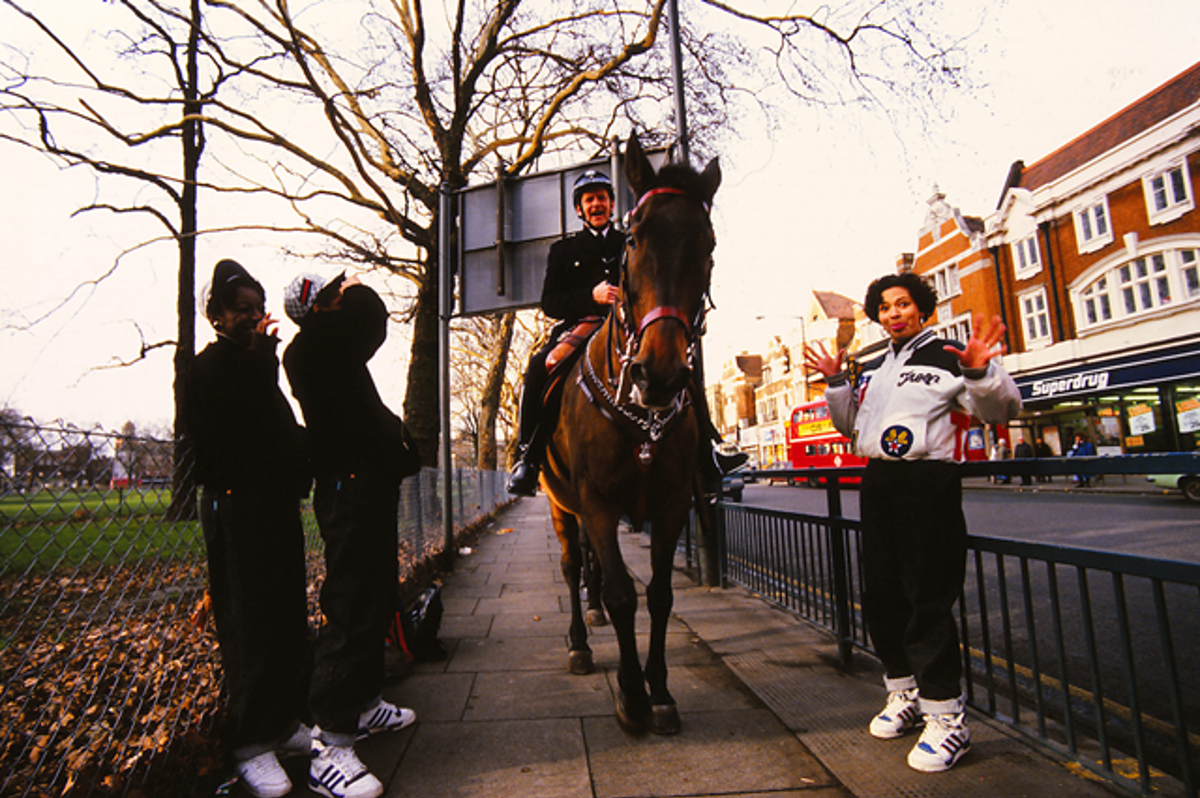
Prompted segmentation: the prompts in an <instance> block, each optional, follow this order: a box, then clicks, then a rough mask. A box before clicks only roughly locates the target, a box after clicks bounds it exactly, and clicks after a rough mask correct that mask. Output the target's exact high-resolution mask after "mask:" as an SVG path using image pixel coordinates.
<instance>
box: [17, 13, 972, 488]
mask: <svg viewBox="0 0 1200 798" xmlns="http://www.w3.org/2000/svg"><path fill="white" fill-rule="evenodd" d="M169 1H170V0H121V3H122V5H124V6H125V7H127V8H129V9H131V10H133V9H146V10H145V11H144V13H145V14H146V15H147V17H148V18H149V16H150V11H151V10H152V11H153V12H154V13H155V14H163V13H166V14H167V15H168V16H170V17H173V18H174V17H177V16H178V12H172V11H171V10H170V9H169V8H164V7H163V6H164V5H165V4H168V3H169ZM3 2H4V3H6V4H8V5H10V6H12V7H14V8H15V7H16V6H15V5H14V0H3ZM665 3H666V0H573V2H569V3H555V4H545V3H535V2H531V0H524V1H523V0H493V2H490V3H477V2H476V3H471V2H467V0H458V2H439V3H436V4H431V6H430V7H431V8H432V9H433V10H434V11H435V12H436V13H433V14H427V13H426V12H427V6H426V3H424V2H423V0H403V1H402V2H395V0H363V2H362V4H361V9H362V13H361V14H355V15H350V16H351V17H352V19H347V15H346V13H345V10H346V6H345V5H344V4H321V3H316V4H308V5H306V6H304V7H303V9H299V10H297V9H294V8H293V5H292V3H290V2H288V0H206V11H205V20H204V27H203V29H202V30H201V32H200V39H199V48H200V52H201V53H202V63H203V64H204V65H205V69H204V72H205V74H208V75H210V78H209V80H210V81H211V84H212V86H213V87H216V86H220V87H221V93H220V95H218V94H217V93H216V91H215V88H214V89H213V90H210V91H208V92H205V93H202V94H201V96H200V97H199V98H198V99H199V103H198V104H196V103H193V104H192V105H190V106H189V109H190V110H192V111H196V112H197V113H195V114H193V113H189V114H185V115H184V117H183V119H191V118H193V117H196V116H198V120H197V121H199V122H200V123H202V124H203V125H204V130H205V131H206V135H207V137H208V138H207V140H208V152H209V153H210V158H209V160H208V161H207V163H208V164H209V170H208V171H206V175H205V179H204V180H201V181H198V184H199V186H200V188H201V189H202V190H210V191H219V192H224V196H230V195H231V194H232V193H233V192H238V193H241V194H245V195H247V196H251V197H257V198H260V199H262V198H271V199H274V200H277V201H279V203H281V204H282V205H283V206H285V207H286V208H288V209H289V211H290V212H291V213H292V214H294V215H292V216H291V217H290V221H286V222H280V221H278V219H279V218H280V217H279V216H277V215H274V216H271V215H268V214H266V213H263V214H262V215H261V216H260V217H256V218H250V219H246V220H245V221H243V222H238V223H237V224H233V225H228V226H226V227H224V228H223V229H232V228H234V227H236V228H239V229H244V230H250V229H256V230H259V231H271V232H274V233H279V234H283V235H286V236H287V239H286V240H287V241H288V247H289V249H291V250H293V251H295V252H297V253H298V254H300V253H303V254H318V255H320V256H322V257H326V258H330V259H336V260H338V261H342V262H346V261H349V262H353V263H357V264H360V265H363V266H367V267H371V268H382V269H386V270H388V271H390V272H392V273H394V274H397V275H400V276H402V277H403V278H405V279H406V280H407V281H408V282H409V284H410V285H411V293H410V295H409V297H408V300H409V302H410V307H409V308H408V309H407V314H408V315H407V318H410V319H411V321H412V326H411V337H412V353H411V357H410V360H409V374H408V382H407V388H406V394H405V400H404V415H405V417H406V420H407V422H408V424H409V426H410V427H411V428H412V430H413V432H414V435H415V436H416V437H417V439H418V443H419V445H420V447H421V451H422V452H423V453H424V454H425V457H426V461H427V464H433V462H434V461H435V460H436V456H437V447H438V426H439V420H438V401H437V385H438V380H437V373H438V363H437V358H438V354H437V353H438V347H437V297H438V293H439V285H438V280H439V276H438V270H437V268H436V266H437V263H438V256H439V252H438V238H437V230H438V213H439V206H438V198H439V192H441V191H443V190H455V189H458V188H461V187H463V186H465V185H467V184H468V183H469V182H470V181H472V180H485V179H492V178H495V177H499V176H502V175H516V174H520V173H522V172H525V171H528V170H530V169H532V168H535V167H536V166H538V165H539V164H543V163H546V162H547V161H549V162H552V163H556V162H561V161H563V160H567V159H570V160H577V159H582V158H585V157H588V156H591V155H594V154H596V153H597V152H600V151H602V150H604V149H605V148H606V146H607V142H608V141H609V140H610V139H611V138H612V137H613V136H614V135H616V134H621V135H624V134H626V133H627V132H628V131H629V130H630V129H634V128H636V129H638V130H639V131H643V132H646V135H644V137H643V138H644V140H646V141H648V143H655V141H656V140H657V141H658V142H662V141H664V140H666V139H667V138H669V136H667V134H666V133H665V132H664V131H666V130H669V129H671V127H672V126H671V125H670V124H669V114H670V110H669V109H671V108H672V104H671V103H670V102H667V100H668V98H669V97H670V93H671V82H670V80H669V76H670V69H669V66H670V65H669V64H668V62H667V56H666V53H665V52H664V48H662V47H658V46H656V45H657V43H658V41H659V38H660V35H661V34H662V28H663V10H664V6H665ZM335 5H336V7H335ZM750 6H753V7H759V4H756V3H751V2H749V0H738V1H737V2H735V1H734V0H728V1H727V2H721V1H719V0H698V5H695V6H693V7H692V12H693V13H692V15H691V16H690V17H689V16H687V15H685V19H687V20H689V22H688V24H686V25H685V26H684V29H683V30H682V31H681V34H682V36H683V40H684V47H685V52H686V53H687V57H686V63H687V69H686V74H685V82H686V85H687V91H688V109H689V120H688V125H689V129H690V132H691V135H692V148H693V150H694V151H696V152H697V153H705V152H706V150H711V149H713V148H715V146H716V145H717V144H718V143H719V141H720V135H721V131H722V130H728V129H729V126H730V123H731V120H733V119H734V118H736V114H737V113H738V108H739V107H744V106H746V105H755V106H757V107H758V108H759V109H760V110H762V111H764V112H765V113H767V115H768V117H769V118H772V119H774V118H776V116H775V113H774V109H773V108H772V107H771V106H770V104H769V102H768V99H767V98H770V97H771V96H772V95H771V93H770V91H769V90H775V91H778V90H780V89H782V90H783V91H784V92H786V93H787V94H786V95H784V96H786V97H788V98H791V99H792V100H794V99H795V98H799V99H801V100H803V101H804V102H805V103H808V104H811V105H818V106H820V105H825V106H835V105H841V104H847V103H849V104H853V105H857V106H867V107H871V108H874V109H883V110H885V111H890V110H891V108H892V105H891V103H893V102H896V103H902V104H904V107H914V106H915V107H921V108H927V109H933V108H935V107H936V104H937V101H938V100H939V99H940V93H941V92H943V91H945V90H946V89H948V88H957V87H959V86H961V85H962V81H963V69H962V66H963V65H962V63H961V62H960V61H959V60H958V59H959V54H960V52H961V51H960V50H959V49H958V48H957V47H956V43H955V42H954V41H943V38H944V37H939V36H936V35H935V33H936V31H933V30H931V29H927V28H926V27H925V25H926V24H927V23H928V22H929V21H930V20H932V19H937V17H936V16H935V15H932V14H929V15H926V14H925V13H924V12H925V11H926V10H927V9H929V8H936V1H935V0H909V1H908V2H905V1H904V0H883V1H882V2H875V3H871V4H866V5H864V4H862V3H859V2H855V1H854V0H849V1H848V2H845V3H843V4H841V5H839V6H828V5H822V6H817V7H816V9H817V10H815V11H814V12H813V13H812V14H811V15H802V14H797V13H792V14H786V15H780V16H767V15H762V14H759V13H751V12H749V11H747V10H745V8H746V7H750ZM323 15H324V16H323ZM47 35H51V36H52V33H51V32H50V31H47ZM162 40H163V41H165V38H164V39H162ZM68 49H69V48H68ZM74 55H75V56H76V57H77V59H78V61H79V63H80V64H81V65H82V64H83V61H84V58H83V56H84V54H82V53H74ZM764 59H765V61H766V63H767V64H769V65H770V68H769V69H767V70H763V69H762V68H761V67H762V66H763V63H764ZM87 74H89V75H95V74H98V73H97V72H96V71H95V70H87ZM96 82H97V83H100V81H98V80H97V81H96ZM8 97H9V98H12V97H19V98H20V100H21V102H26V103H28V104H29V105H30V106H32V107H37V101H35V100H34V99H33V98H32V97H29V96H26V95H23V94H20V93H14V92H11V91H10V92H9V93H8ZM173 102H174V103H176V105H177V104H178V103H180V102H184V98H183V97H182V95H181V96H180V97H179V98H175V99H173ZM69 113H74V114H75V116H76V118H78V119H81V120H84V121H86V122H88V123H90V124H102V125H104V126H105V127H106V128H112V129H114V130H115V129H117V127H118V124H117V121H116V120H115V118H113V119H112V120H111V121H110V118H109V117H108V116H107V115H105V114H102V113H101V112H99V111H98V110H96V109H92V108H87V109H86V110H84V111H79V110H74V111H70V112H69ZM43 116H44V115H43ZM180 124H182V122H181V121H176V122H174V123H172V124H170V125H164V127H163V128H162V129H163V130H171V131H174V130H177V129H179V125H180ZM653 131H658V133H657V135H655V133H653ZM138 141H140V139H137V138H130V139H129V142H130V143H131V144H136V143H138ZM49 143H50V142H48V141H47V140H46V139H45V138H44V137H43V138H41V139H40V143H39V141H37V140H35V146H41V147H46V146H48V145H49ZM213 152H219V153H221V155H220V156H219V157H217V158H213V157H211V153H213ZM494 164H502V166H499V167H497V166H495V165H494ZM164 182H167V183H168V184H170V181H164ZM298 233H304V234H308V237H309V238H310V239H312V240H313V241H315V242H321V243H317V244H314V245H312V246H309V245H306V243H305V236H301V235H296V234H298ZM182 312H183V310H182V306H181V313H182ZM497 340H498V342H500V341H503V337H501V338H499V339H497ZM501 393H502V392H501ZM490 397H493V398H489V401H498V398H495V397H498V395H497V394H495V393H493V394H490Z"/></svg>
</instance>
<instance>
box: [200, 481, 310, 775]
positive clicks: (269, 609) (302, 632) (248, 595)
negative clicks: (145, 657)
mask: <svg viewBox="0 0 1200 798" xmlns="http://www.w3.org/2000/svg"><path fill="white" fill-rule="evenodd" d="M200 523H201V526H202V527H203V529H204V542H205V546H206V549H207V554H208V584H209V595H210V596H211V598H212V613H213V621H214V623H215V624H216V627H217V640H218V642H219V643H220V648H221V664H222V666H223V669H224V674H225V692H226V694H227V695H228V698H229V727H230V728H229V742H230V746H229V747H230V748H231V749H232V750H233V752H234V755H235V756H236V757H237V758H238V759H248V758H250V757H252V756H257V755H258V754H260V753H263V752H265V751H269V750H271V748H272V747H273V745H274V744H275V743H276V742H278V740H279V737H280V736H281V735H285V734H288V733H289V732H290V731H291V729H292V727H293V726H294V724H295V722H296V721H297V720H298V719H299V718H301V717H302V716H303V715H304V704H305V686H306V684H305V681H306V677H307V673H306V664H307V658H306V651H307V645H308V607H307V602H306V599H305V582H306V576H305V570H304V531H303V529H302V528H301V525H300V500H299V499H297V498H296V495H295V491H279V490H272V489H270V488H263V487H257V486H256V487H244V488H232V489H229V490H216V489H207V488H206V489H205V490H204V492H203V494H202V496H201V501H200Z"/></svg>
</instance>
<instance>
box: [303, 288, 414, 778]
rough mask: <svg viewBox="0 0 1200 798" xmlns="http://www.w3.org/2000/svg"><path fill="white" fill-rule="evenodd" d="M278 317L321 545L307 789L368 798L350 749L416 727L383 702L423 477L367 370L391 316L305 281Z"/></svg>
mask: <svg viewBox="0 0 1200 798" xmlns="http://www.w3.org/2000/svg"><path fill="white" fill-rule="evenodd" d="M284 307H285V309H286V311H287V314H288V316H289V317H290V318H291V319H292V321H294V322H296V324H297V325H299V327H300V331H299V332H298V333H296V336H295V338H293V339H292V342H291V343H290V344H289V345H288V348H287V350H286V351H285V352H284V355H283V364H284V368H285V369H286V371H287V375H288V381H289V382H290V383H291V386H292V394H293V395H294V396H295V397H296V399H297V401H299V403H300V409H301V411H302V412H303V413H304V420H305V423H306V425H307V428H308V434H309V443H310V447H311V448H310V451H311V456H312V462H313V470H314V473H315V475H316V491H315V493H314V496H313V509H314V510H315V512H316V516H317V523H318V525H319V526H320V529H321V537H322V538H323V539H324V541H325V583H324V585H323V586H322V588H321V612H322V614H324V616H325V623H324V625H323V626H322V627H321V630H320V635H319V638H318V641H317V650H316V656H315V662H314V667H313V679H312V684H311V686H310V689H309V706H310V708H311V709H312V714H313V721H314V729H313V760H312V763H311V765H310V768H309V787H310V788H311V789H313V790H315V791H316V792H319V793H320V794H322V795H326V796H330V798H371V797H372V796H376V795H379V794H380V793H381V792H382V791H383V786H382V784H381V783H380V782H379V780H378V779H377V778H375V776H373V775H372V774H371V773H370V772H369V771H368V770H367V768H366V766H364V765H363V764H362V762H361V761H360V760H359V759H358V757H357V755H356V754H355V752H354V743H355V740H356V739H362V738H364V737H366V736H367V735H369V734H375V733H377V732H386V731H393V730H397V729H402V728H404V727H406V726H408V725H409V724H411V723H412V722H413V721H414V720H415V719H416V715H415V714H414V713H413V712H412V710H410V709H404V708H402V707H397V706H394V705H393V704H391V703H389V702H387V701H384V700H383V697H382V689H383V683H384V677H385V672H384V638H385V635H386V630H387V627H388V624H389V622H390V620H391V618H392V615H393V613H394V612H395V608H396V595H397V590H398V586H399V560H398V555H397V549H396V547H397V523H398V517H397V508H398V505H399V499H400V481H401V480H402V479H403V478H404V477H405V476H408V475H410V474H412V473H415V471H416V470H418V469H419V463H416V464H415V468H414V462H413V460H414V459H415V457H416V454H415V451H413V450H411V449H410V448H409V447H408V446H406V441H405V431H404V425H403V422H402V421H401V420H400V418H399V417H398V416H397V415H396V414H395V413H393V412H392V411H391V410H390V409H388V407H387V405H385V404H384V402H383V399H382V398H381V397H380V395H379V391H378V390H377V389H376V387H375V382H374V380H373V379H372V377H371V372H370V371H369V370H368V368H367V363H368V361H369V360H370V359H371V358H372V357H373V356H374V355H375V352H376V351H377V350H378V349H379V347H380V346H381V345H382V344H383V341H384V339H385V338H386V336H387V321H388V312H387V308H386V307H385V306H384V304H383V300H381V299H380V298H379V295H378V294H376V293H375V292H374V291H373V290H371V289H370V288H369V287H367V286H365V285H362V284H361V283H360V282H359V281H358V279H357V278H354V277H350V278H346V277H345V275H344V274H343V275H339V276H338V277H336V278H335V279H333V280H329V279H327V278H325V277H322V276H321V275H317V274H302V275H300V276H299V277H297V278H296V279H295V280H293V281H292V282H291V284H290V285H289V286H288V287H287V290H286V292H285V296H284Z"/></svg>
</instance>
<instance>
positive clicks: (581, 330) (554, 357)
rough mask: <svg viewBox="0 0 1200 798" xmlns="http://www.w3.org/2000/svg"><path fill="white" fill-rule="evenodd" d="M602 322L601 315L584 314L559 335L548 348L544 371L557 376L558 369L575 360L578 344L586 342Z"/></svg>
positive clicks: (553, 376) (552, 377) (578, 349)
mask: <svg viewBox="0 0 1200 798" xmlns="http://www.w3.org/2000/svg"><path fill="white" fill-rule="evenodd" d="M602 324H604V317H603V316H584V317H583V318H582V319H580V320H579V321H578V322H577V323H576V324H575V326H574V327H572V328H571V329H569V330H567V331H566V332H565V333H563V334H562V336H560V337H559V339H558V343H556V344H555V345H554V348H553V349H551V350H550V354H549V355H546V373H548V374H549V375H550V377H551V379H556V378H557V377H558V376H559V374H558V371H559V370H560V369H564V370H565V368H567V367H569V366H570V364H571V363H574V362H575V356H576V355H577V354H579V351H580V344H583V343H586V342H587V340H588V339H589V338H591V337H592V335H593V334H594V333H595V332H596V330H599V329H600V325H602Z"/></svg>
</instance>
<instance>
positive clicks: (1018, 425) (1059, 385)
mask: <svg viewBox="0 0 1200 798" xmlns="http://www.w3.org/2000/svg"><path fill="white" fill-rule="evenodd" d="M1013 376H1014V379H1015V380H1016V382H1017V385H1018V387H1020V389H1021V398H1022V400H1023V401H1024V405H1025V408H1024V412H1023V413H1022V414H1021V417H1020V419H1019V420H1018V421H1016V422H1014V424H1013V427H1014V430H1015V431H1016V430H1019V431H1018V432H1017V434H1018V435H1019V436H1020V437H1026V438H1028V439H1029V440H1030V442H1031V443H1032V442H1034V441H1036V440H1038V439H1040V440H1043V441H1045V443H1046V444H1047V445H1048V446H1049V447H1050V450H1051V452H1053V453H1054V454H1055V455H1062V454H1066V453H1067V452H1068V451H1069V450H1070V448H1071V446H1072V443H1073V441H1074V440H1075V437H1076V436H1077V435H1079V436H1082V437H1083V438H1084V439H1085V440H1087V441H1090V442H1091V443H1092V444H1093V445H1094V446H1095V448H1096V453H1097V454H1100V455H1116V454H1148V453H1151V452H1189V451H1193V450H1195V449H1196V448H1197V447H1198V446H1200V339H1193V340H1189V341H1186V342H1182V343H1179V342H1176V343H1173V344H1170V345H1166V346H1162V347H1158V348H1154V349H1147V350H1144V351H1140V352H1137V353H1126V354H1120V355H1113V356H1110V357H1104V358H1092V359H1090V360H1088V361H1087V362H1075V363H1070V364H1059V365H1056V366H1055V367H1053V368H1047V369H1041V370H1038V371H1036V372H1027V373H1022V374H1014V375H1013Z"/></svg>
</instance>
